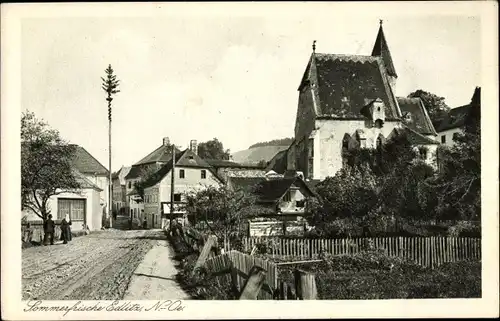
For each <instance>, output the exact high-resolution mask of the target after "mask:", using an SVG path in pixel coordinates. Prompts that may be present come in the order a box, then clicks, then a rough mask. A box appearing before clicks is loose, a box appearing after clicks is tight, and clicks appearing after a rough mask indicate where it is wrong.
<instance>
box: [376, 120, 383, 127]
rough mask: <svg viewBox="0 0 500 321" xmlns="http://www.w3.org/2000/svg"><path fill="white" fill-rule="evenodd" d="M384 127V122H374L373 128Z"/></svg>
mask: <svg viewBox="0 0 500 321" xmlns="http://www.w3.org/2000/svg"><path fill="white" fill-rule="evenodd" d="M383 126H384V122H383V121H382V120H381V119H377V120H376V121H375V128H382V127H383Z"/></svg>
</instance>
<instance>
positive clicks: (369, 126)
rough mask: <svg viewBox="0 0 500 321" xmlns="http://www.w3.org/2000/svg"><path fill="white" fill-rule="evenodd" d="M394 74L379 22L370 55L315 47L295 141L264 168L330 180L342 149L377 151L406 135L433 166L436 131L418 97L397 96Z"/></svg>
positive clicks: (338, 165) (340, 160)
mask: <svg viewBox="0 0 500 321" xmlns="http://www.w3.org/2000/svg"><path fill="white" fill-rule="evenodd" d="M397 79H398V75H397V73H396V70H395V67H394V64H393V60H392V56H391V53H390V50H389V47H388V45H387V41H386V39H385V35H384V31H383V27H382V22H381V24H380V27H379V31H378V34H377V38H376V41H375V45H374V47H373V50H372V54H371V55H369V56H363V55H339V54H324V53H317V52H316V50H315V43H314V44H313V52H312V54H311V57H310V59H309V62H308V64H307V66H306V69H305V72H304V75H303V77H302V80H301V82H300V85H299V88H298V91H299V99H298V108H297V116H296V122H295V137H294V141H293V142H292V144H291V145H290V147H289V148H288V149H287V150H286V153H282V154H279V155H276V156H275V158H274V159H273V160H271V162H270V165H269V167H268V168H267V169H268V170H274V171H276V172H280V170H282V169H283V164H284V163H285V162H286V169H287V170H294V171H297V172H301V173H303V175H304V178H305V179H306V180H308V179H309V180H310V179H314V180H323V179H325V178H326V177H328V176H334V175H335V174H336V173H337V171H339V170H340V169H341V168H342V166H343V163H344V160H343V156H342V155H343V150H345V149H352V148H376V147H377V146H378V145H380V144H384V143H385V141H386V140H387V139H388V138H389V137H394V135H400V134H405V135H408V136H410V137H411V139H410V140H411V141H413V142H414V144H415V147H425V149H421V150H425V151H426V152H425V153H426V154H425V155H424V157H425V160H426V162H427V163H429V164H430V165H432V166H436V164H437V159H436V151H437V146H438V144H439V143H438V142H437V141H436V140H435V137H436V132H435V130H434V128H433V125H432V123H431V121H430V119H429V116H428V114H427V112H426V109H425V106H423V104H422V102H421V101H420V99H406V98H397V97H396V96H395V94H394V91H395V87H396V84H397Z"/></svg>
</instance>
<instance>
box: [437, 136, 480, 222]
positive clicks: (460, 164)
mask: <svg viewBox="0 0 500 321" xmlns="http://www.w3.org/2000/svg"><path fill="white" fill-rule="evenodd" d="M439 158H440V163H441V171H440V175H439V176H438V177H437V178H436V179H435V180H434V181H432V182H431V183H430V184H429V187H430V188H431V190H432V191H433V192H434V193H435V194H436V195H437V197H438V200H439V202H438V206H437V209H436V210H437V213H438V215H439V217H440V218H442V219H461V220H479V219H480V218H481V130H480V128H477V129H476V131H475V132H468V131H465V132H464V133H462V134H459V135H458V136H457V137H456V138H455V144H454V146H453V147H451V148H447V147H444V146H443V147H441V148H440V150H439Z"/></svg>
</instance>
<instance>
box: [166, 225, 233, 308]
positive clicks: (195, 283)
mask: <svg viewBox="0 0 500 321" xmlns="http://www.w3.org/2000/svg"><path fill="white" fill-rule="evenodd" d="M168 240H169V241H170V244H171V245H172V247H173V248H174V251H175V252H176V259H178V260H179V261H180V264H179V270H180V271H179V273H178V274H177V276H176V278H177V280H178V281H179V283H180V284H181V285H182V286H183V288H184V289H185V290H186V291H187V292H188V293H189V294H191V296H192V297H193V298H195V299H202V300H231V299H233V298H234V297H235V295H234V293H233V292H232V285H231V283H227V282H223V281H222V280H221V279H220V278H219V277H217V276H215V275H213V274H210V273H208V272H207V271H206V270H205V269H204V268H200V269H199V270H198V271H197V272H196V273H192V272H193V269H194V266H195V263H196V260H197V259H198V255H199V253H197V252H196V251H194V250H193V249H192V248H191V247H189V246H188V245H187V244H186V243H185V242H184V240H183V239H182V237H181V236H180V234H178V233H172V235H170V234H168Z"/></svg>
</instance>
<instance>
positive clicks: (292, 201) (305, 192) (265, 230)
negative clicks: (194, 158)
mask: <svg viewBox="0 0 500 321" xmlns="http://www.w3.org/2000/svg"><path fill="white" fill-rule="evenodd" d="M228 188H230V189H231V190H233V191H244V192H246V193H250V194H253V195H254V196H255V197H256V201H255V202H256V206H254V208H255V210H256V211H258V212H259V215H258V216H257V217H254V218H252V219H249V220H248V222H247V224H248V235H249V236H271V235H275V236H276V235H286V234H290V233H291V232H295V233H296V234H297V235H302V234H303V233H304V231H305V230H306V229H307V226H308V224H307V220H306V205H307V202H308V200H310V199H312V198H314V197H316V194H315V192H314V190H313V189H312V188H311V186H310V185H309V184H307V183H306V182H305V181H304V180H303V179H302V178H301V177H298V176H290V177H276V176H275V177H271V178H270V177H230V178H229V179H228Z"/></svg>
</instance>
